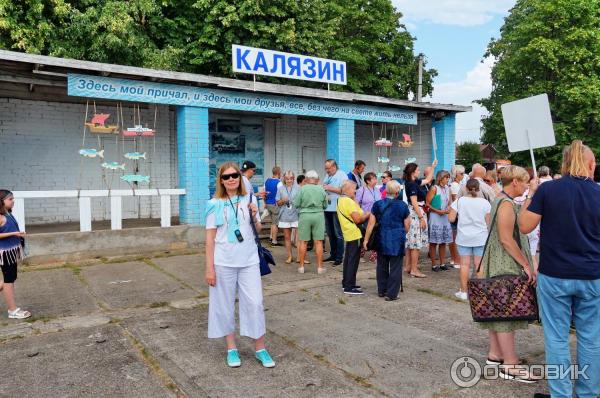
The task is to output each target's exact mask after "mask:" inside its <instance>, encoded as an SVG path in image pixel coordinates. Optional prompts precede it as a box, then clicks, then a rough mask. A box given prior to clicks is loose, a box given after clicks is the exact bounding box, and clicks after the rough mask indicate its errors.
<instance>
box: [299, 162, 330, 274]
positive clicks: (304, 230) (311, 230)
mask: <svg viewBox="0 0 600 398" xmlns="http://www.w3.org/2000/svg"><path fill="white" fill-rule="evenodd" d="M305 181H306V184H305V185H304V186H303V187H302V188H301V189H300V192H298V194H297V195H296V196H295V197H294V200H293V201H292V203H293V204H294V207H295V208H296V209H298V213H299V219H298V239H299V240H300V244H299V247H298V249H299V250H298V263H299V265H298V272H299V273H301V274H303V273H304V264H305V261H304V258H305V256H306V245H307V243H308V241H310V240H313V241H314V242H315V254H316V255H317V273H318V274H323V273H324V272H325V267H323V240H324V239H325V214H324V212H325V209H326V208H327V205H328V202H327V194H326V193H325V190H324V189H323V187H322V186H320V185H317V184H318V183H319V174H317V172H316V171H315V170H310V171H309V172H308V173H306V179H305Z"/></svg>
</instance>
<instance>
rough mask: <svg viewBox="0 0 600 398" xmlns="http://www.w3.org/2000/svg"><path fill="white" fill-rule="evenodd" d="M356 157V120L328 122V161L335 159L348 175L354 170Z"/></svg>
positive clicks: (332, 120) (333, 120) (331, 120)
mask: <svg viewBox="0 0 600 398" xmlns="http://www.w3.org/2000/svg"><path fill="white" fill-rule="evenodd" d="M354 157H355V155H354V120H349V119H330V120H327V159H335V160H336V161H337V164H338V167H339V168H340V169H341V170H343V171H345V172H346V173H347V172H349V171H350V170H352V169H353V168H354Z"/></svg>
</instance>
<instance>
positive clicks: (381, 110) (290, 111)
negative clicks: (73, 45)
mask: <svg viewBox="0 0 600 398" xmlns="http://www.w3.org/2000/svg"><path fill="white" fill-rule="evenodd" d="M68 94H69V95H71V96H76V97H88V98H106V99H112V100H118V101H135V102H146V103H152V104H168V105H186V106H198V107H204V108H215V109H232V110H240V111H250V112H266V113H279V114H285V115H302V116H315V117H323V118H328V119H352V120H366V121H373V122H387V123H402V124H412V125H416V124H417V112H414V111H407V110H403V109H397V108H389V107H377V106H371V105H360V104H352V103H345V102H340V101H323V100H316V99H310V98H300V97H291V96H277V95H264V94H256V93H247V92H237V91H226V90H219V89H210V88H203V87H190V86H183V85H178V84H168V83H152V82H144V81H136V80H127V79H114V78H110V77H102V76H88V75H79V74H72V73H69V75H68Z"/></svg>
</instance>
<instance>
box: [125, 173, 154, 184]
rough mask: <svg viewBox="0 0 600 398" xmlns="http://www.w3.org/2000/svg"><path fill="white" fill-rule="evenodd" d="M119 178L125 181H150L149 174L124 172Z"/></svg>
mask: <svg viewBox="0 0 600 398" xmlns="http://www.w3.org/2000/svg"><path fill="white" fill-rule="evenodd" d="M121 180H123V181H126V182H147V183H150V176H142V175H139V174H126V175H124V176H121Z"/></svg>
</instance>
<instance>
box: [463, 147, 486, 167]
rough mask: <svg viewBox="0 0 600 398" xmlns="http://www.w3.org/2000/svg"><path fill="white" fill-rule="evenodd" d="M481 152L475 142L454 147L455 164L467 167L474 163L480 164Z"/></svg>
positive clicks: (481, 159) (481, 160)
mask: <svg viewBox="0 0 600 398" xmlns="http://www.w3.org/2000/svg"><path fill="white" fill-rule="evenodd" d="M482 162H483V158H482V157H481V151H480V150H479V144H478V143H477V142H463V143H462V144H458V145H457V146H456V164H462V165H464V166H465V167H469V166H471V165H472V164H475V163H482Z"/></svg>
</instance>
